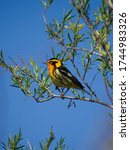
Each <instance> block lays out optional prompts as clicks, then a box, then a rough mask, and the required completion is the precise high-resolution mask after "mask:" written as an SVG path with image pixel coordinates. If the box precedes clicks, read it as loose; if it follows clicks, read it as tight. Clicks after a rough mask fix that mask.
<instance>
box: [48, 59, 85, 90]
mask: <svg viewBox="0 0 130 150" xmlns="http://www.w3.org/2000/svg"><path fill="white" fill-rule="evenodd" d="M47 66H48V73H49V76H50V78H51V81H52V83H53V84H54V85H55V86H56V88H57V89H58V88H59V87H61V88H67V89H70V88H74V89H80V90H84V86H83V85H82V84H81V83H80V81H79V80H78V79H77V78H76V77H75V76H74V75H73V74H72V73H71V72H70V71H69V70H68V69H67V68H66V67H65V66H64V65H63V63H62V61H61V60H59V59H57V58H51V59H49V60H48V61H47Z"/></svg>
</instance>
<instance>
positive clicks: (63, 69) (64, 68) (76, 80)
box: [58, 66, 84, 89]
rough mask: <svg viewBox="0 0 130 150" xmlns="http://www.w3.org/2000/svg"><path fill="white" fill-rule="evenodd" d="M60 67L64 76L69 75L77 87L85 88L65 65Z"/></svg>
mask: <svg viewBox="0 0 130 150" xmlns="http://www.w3.org/2000/svg"><path fill="white" fill-rule="evenodd" d="M58 69H59V71H60V72H61V73H62V74H63V75H64V76H68V77H69V78H70V79H71V80H72V82H73V83H75V84H76V85H77V87H79V88H81V89H84V86H83V85H82V84H81V83H80V82H79V81H78V79H77V78H76V77H75V76H74V75H73V74H72V73H71V72H70V71H69V70H68V69H67V68H66V67H65V66H61V67H59V68H58Z"/></svg>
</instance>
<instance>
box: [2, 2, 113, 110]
mask: <svg viewBox="0 0 130 150" xmlns="http://www.w3.org/2000/svg"><path fill="white" fill-rule="evenodd" d="M70 2H71V4H72V9H70V10H68V11H67V12H66V13H65V14H64V16H63V18H62V19H61V20H60V21H59V20H57V19H56V18H52V22H51V23H48V21H47V18H46V13H47V11H48V9H49V8H50V6H51V5H52V4H53V3H54V2H53V0H42V3H43V6H44V12H43V20H44V22H45V25H46V31H47V33H48V36H49V38H50V39H52V40H53V41H55V43H56V44H57V45H58V46H59V47H60V48H61V51H60V52H59V53H58V54H55V50H54V49H53V48H52V54H53V56H54V57H57V58H59V59H61V60H62V61H63V62H69V63H70V64H71V65H72V66H73V68H74V69H75V71H76V73H77V74H78V77H79V78H80V80H81V81H82V82H83V84H84V86H85V88H86V91H87V93H88V94H86V93H84V92H82V93H81V92H79V91H77V90H74V89H72V90H70V93H69V95H66V94H65V89H62V92H61V93H58V94H56V93H57V92H56V90H54V89H53V88H52V84H51V81H50V79H49V77H48V74H47V68H46V66H45V67H44V68H43V67H42V66H38V65H37V63H36V62H35V61H34V60H33V59H32V58H31V59H30V61H29V65H24V66H20V65H18V64H17V63H16V62H15V61H14V60H13V59H11V58H10V59H11V61H12V64H7V63H6V60H5V58H4V56H3V51H1V55H0V66H1V67H3V68H6V69H7V70H8V71H9V72H10V73H11V80H12V86H13V87H16V88H19V89H21V90H22V92H23V93H24V94H25V95H26V96H31V97H32V98H34V100H35V101H36V102H46V101H49V100H53V99H54V98H60V99H61V98H62V99H64V100H66V99H68V100H69V101H70V103H69V105H68V107H69V106H71V104H75V101H77V100H80V101H86V102H94V103H97V104H101V105H104V106H106V107H109V108H112V101H113V100H112V88H113V86H112V74H113V56H112V55H113V52H112V40H111V38H112V21H113V17H112V16H113V9H112V7H113V6H112V1H111V0H110V1H107V0H102V4H101V5H100V6H98V8H94V10H95V11H94V12H92V11H91V7H90V6H92V5H91V1H89V0H75V1H74V0H70ZM77 64H79V65H80V66H81V70H83V71H82V72H81V71H80V68H79V67H77ZM89 72H93V73H94V76H93V78H92V80H91V81H90V82H88V81H87V74H89ZM97 74H98V75H99V74H100V75H101V76H102V78H103V83H102V81H100V82H101V84H104V86H105V90H106V91H105V92H106V94H107V96H108V103H106V102H104V100H102V99H101V98H100V95H98V93H97V91H95V89H94V88H93V84H94V82H95V80H96V76H97ZM72 101H74V102H73V103H72Z"/></svg>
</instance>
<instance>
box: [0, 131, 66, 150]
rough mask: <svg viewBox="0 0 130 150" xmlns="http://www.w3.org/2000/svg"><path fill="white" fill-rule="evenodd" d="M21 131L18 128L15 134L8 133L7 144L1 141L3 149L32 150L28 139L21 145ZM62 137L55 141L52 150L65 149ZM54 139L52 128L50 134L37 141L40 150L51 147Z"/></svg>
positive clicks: (47, 149)
mask: <svg viewBox="0 0 130 150" xmlns="http://www.w3.org/2000/svg"><path fill="white" fill-rule="evenodd" d="M22 140H23V138H22V131H21V129H20V130H19V133H17V134H15V135H14V136H12V135H10V136H9V137H8V141H7V144H6V143H4V142H2V147H3V149H4V150H25V149H26V150H34V149H36V148H34V146H32V145H31V144H30V143H29V141H27V144H26V145H23V144H22V143H23V142H22ZM64 140H65V139H64V138H62V137H61V138H60V139H59V141H58V142H57V144H56V146H54V148H53V149H54V150H67V149H68V148H67V146H66V145H65V144H64ZM54 141H55V135H54V132H53V130H52V129H51V130H50V136H49V138H47V139H46V140H45V141H42V142H40V143H39V146H40V149H41V150H49V149H50V148H52V147H53V145H52V143H53V142H54Z"/></svg>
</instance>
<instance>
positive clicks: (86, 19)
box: [70, 0, 113, 64]
mask: <svg viewBox="0 0 130 150" xmlns="http://www.w3.org/2000/svg"><path fill="white" fill-rule="evenodd" d="M70 1H71V3H72V4H73V6H74V7H75V8H76V10H77V12H78V13H79V14H80V15H81V16H82V18H83V20H84V21H85V22H86V24H87V26H88V27H89V29H90V31H91V32H92V33H93V35H94V37H95V39H96V42H97V43H99V44H101V45H102V47H103V49H104V50H105V52H106V53H107V55H108V56H109V58H110V61H111V64H113V58H112V55H111V53H110V51H109V50H108V49H107V48H106V43H105V42H103V41H102V40H101V39H100V35H97V34H96V33H95V31H94V27H93V24H92V22H91V20H90V18H89V16H88V14H87V13H86V11H84V8H83V7H82V5H80V6H79V5H76V4H75V2H74V1H73V0H70ZM79 7H80V9H79Z"/></svg>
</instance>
